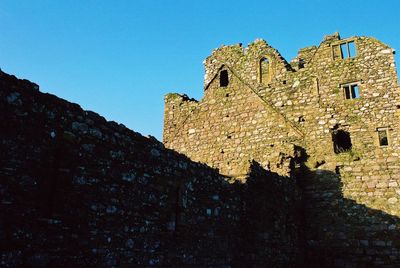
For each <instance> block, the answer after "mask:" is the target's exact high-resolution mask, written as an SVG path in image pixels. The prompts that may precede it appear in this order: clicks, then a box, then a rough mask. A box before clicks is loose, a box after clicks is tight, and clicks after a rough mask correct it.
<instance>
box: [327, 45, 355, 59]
mask: <svg viewBox="0 0 400 268" xmlns="http://www.w3.org/2000/svg"><path fill="white" fill-rule="evenodd" d="M332 53H333V59H338V58H340V59H348V58H354V57H355V56H357V51H356V45H355V42H354V41H349V42H344V43H341V44H338V45H333V46H332Z"/></svg>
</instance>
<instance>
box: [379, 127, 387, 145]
mask: <svg viewBox="0 0 400 268" xmlns="http://www.w3.org/2000/svg"><path fill="white" fill-rule="evenodd" d="M378 139H379V146H388V145H389V139H388V133H387V129H386V128H378Z"/></svg>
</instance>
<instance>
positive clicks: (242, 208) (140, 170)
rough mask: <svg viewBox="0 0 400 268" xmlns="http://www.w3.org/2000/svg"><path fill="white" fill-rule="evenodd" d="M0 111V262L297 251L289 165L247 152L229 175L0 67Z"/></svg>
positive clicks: (225, 257)
mask: <svg viewBox="0 0 400 268" xmlns="http://www.w3.org/2000/svg"><path fill="white" fill-rule="evenodd" d="M0 114H1V116H2V120H1V121H0V129H1V131H0V152H1V154H0V255H1V257H0V266H2V267H243V266H250V267H263V266H265V265H267V266H270V267H294V266H295V265H296V263H300V262H301V261H302V257H303V254H302V253H301V250H300V249H301V248H302V247H301V246H299V245H300V243H301V240H300V238H299V235H298V234H299V228H300V227H299V223H300V222H301V217H300V215H299V213H298V211H299V209H298V204H299V201H300V200H301V199H300V195H299V193H298V191H297V187H296V181H295V179H294V178H293V177H292V178H290V177H283V176H279V175H277V174H275V173H271V172H269V171H265V170H264V169H263V168H261V167H260V165H259V164H258V163H256V162H251V163H248V165H247V167H248V170H247V172H246V178H248V179H247V183H238V182H234V181H232V179H231V177H226V176H223V175H221V174H219V173H218V172H217V170H215V169H212V168H210V167H208V166H207V165H204V164H201V163H197V162H193V161H191V160H189V159H188V158H187V157H186V156H184V155H181V154H178V153H176V152H174V151H173V150H170V149H166V148H164V146H163V144H162V143H160V142H158V141H157V140H155V139H154V138H151V137H143V136H141V135H140V134H138V133H135V132H133V131H131V130H129V129H127V128H126V127H124V126H123V125H121V124H117V123H115V122H107V121H106V120H105V119H104V118H103V117H101V116H99V115H98V114H96V113H93V112H90V111H84V110H82V109H81V108H80V107H79V106H78V105H77V104H72V103H69V102H67V101H64V100H62V99H59V98H57V97H55V96H52V95H50V94H43V93H41V92H39V90H38V86H37V85H36V84H33V83H31V82H29V81H27V80H18V79H17V78H15V77H14V76H10V75H7V74H5V73H3V72H0ZM285 161H286V163H289V164H291V165H293V163H294V161H295V157H292V158H289V157H286V158H285ZM289 164H288V165H289ZM287 170H289V166H288V167H287Z"/></svg>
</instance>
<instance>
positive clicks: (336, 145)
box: [332, 129, 352, 154]
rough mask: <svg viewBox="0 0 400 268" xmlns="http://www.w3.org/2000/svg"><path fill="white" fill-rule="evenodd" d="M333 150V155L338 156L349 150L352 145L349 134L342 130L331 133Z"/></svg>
mask: <svg viewBox="0 0 400 268" xmlns="http://www.w3.org/2000/svg"><path fill="white" fill-rule="evenodd" d="M332 141H333V150H334V152H335V154H340V153H343V152H347V151H349V150H351V147H352V144H351V139H350V133H349V132H347V131H344V130H342V129H338V130H335V131H333V132H332Z"/></svg>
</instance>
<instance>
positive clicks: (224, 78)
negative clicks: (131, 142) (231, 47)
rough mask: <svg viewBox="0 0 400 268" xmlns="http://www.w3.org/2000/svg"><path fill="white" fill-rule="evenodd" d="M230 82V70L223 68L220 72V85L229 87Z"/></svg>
mask: <svg viewBox="0 0 400 268" xmlns="http://www.w3.org/2000/svg"><path fill="white" fill-rule="evenodd" d="M228 84H229V77H228V71H227V70H222V71H221V72H220V74H219V86H220V87H227V86H228Z"/></svg>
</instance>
